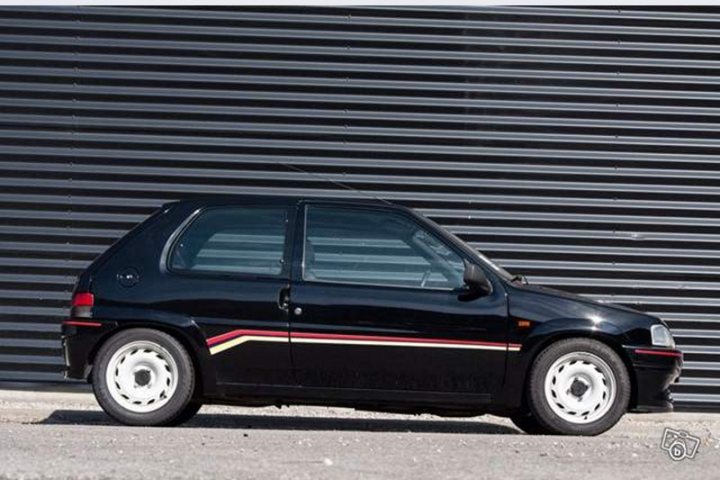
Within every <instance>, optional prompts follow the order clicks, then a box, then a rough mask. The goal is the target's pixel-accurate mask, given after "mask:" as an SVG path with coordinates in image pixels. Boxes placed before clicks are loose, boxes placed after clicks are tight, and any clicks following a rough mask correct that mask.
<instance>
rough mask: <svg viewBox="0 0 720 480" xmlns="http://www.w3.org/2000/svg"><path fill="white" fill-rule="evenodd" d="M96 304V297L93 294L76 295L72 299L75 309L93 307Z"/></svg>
mask: <svg viewBox="0 0 720 480" xmlns="http://www.w3.org/2000/svg"><path fill="white" fill-rule="evenodd" d="M94 303H95V295H93V294H92V293H76V294H75V295H73V298H72V306H73V307H92V306H93V304H94Z"/></svg>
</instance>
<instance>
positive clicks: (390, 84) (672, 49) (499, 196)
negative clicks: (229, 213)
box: [0, 7, 720, 408]
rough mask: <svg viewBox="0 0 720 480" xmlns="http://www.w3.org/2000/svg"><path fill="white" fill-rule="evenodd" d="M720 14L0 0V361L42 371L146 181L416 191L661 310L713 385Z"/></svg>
mask: <svg viewBox="0 0 720 480" xmlns="http://www.w3.org/2000/svg"><path fill="white" fill-rule="evenodd" d="M719 53H720V10H718V9H715V10H710V9H705V10H699V9H696V10H684V9H682V8H678V7H673V9H672V11H662V10H657V9H653V10H650V9H645V10H641V9H634V10H633V9H620V10H618V9H587V8H585V9H557V8H507V7H502V8H501V7H488V8H478V9H467V8H463V9H460V8H444V9H407V10H390V9H369V8H360V9H317V8H314V9H310V8H305V9H300V8H294V9H289V8H286V9H282V10H280V9H245V10H240V9H234V10H219V9H202V10H179V9H132V8H104V9H100V8H72V7H69V8H64V9H58V8H54V9H53V8H42V9H37V8H36V9H15V8H13V9H8V8H3V9H1V10H0V218H1V219H2V221H1V222H0V378H2V379H15V380H28V379H29V380H56V379H59V378H60V377H59V373H58V372H59V371H60V369H61V359H60V350H59V343H58V332H59V322H60V320H61V318H62V317H63V315H64V314H65V312H66V307H67V300H68V297H69V292H70V290H71V287H72V283H73V281H74V276H75V275H76V274H77V273H78V272H80V271H81V270H82V268H83V267H84V266H85V265H87V264H88V262H90V261H91V260H92V259H93V257H94V256H96V255H97V254H98V253H100V252H101V251H102V250H103V249H105V248H106V247H107V246H108V245H109V244H110V243H111V242H112V241H113V240H115V239H116V238H118V237H120V236H121V235H122V234H123V233H124V232H125V231H127V230H128V229H129V228H130V227H132V226H133V225H134V224H135V223H137V222H138V221H140V220H142V219H143V218H144V217H145V216H146V215H147V214H148V213H149V212H151V211H152V210H153V209H154V208H155V207H157V206H158V205H160V204H161V203H162V202H164V201H167V200H170V199H176V198H180V197H187V196H190V195H193V194H198V193H203V192H227V193H234V192H253V193H261V194H266V193H267V194H272V193H274V192H291V191H292V192H297V193H310V194H316V195H325V194H338V193H341V194H348V193H349V192H348V191H344V190H342V191H338V187H336V186H334V185H333V184H331V183H328V182H323V181H320V180H319V179H318V178H317V177H313V176H311V175H305V174H302V173H299V172H297V171H294V170H292V169H290V168H287V167H285V166H282V165H281V162H287V163H290V164H292V165H294V166H298V167H300V168H302V169H305V170H308V171H310V172H315V173H320V174H323V175H325V176H326V177H327V178H330V179H334V180H340V181H342V182H345V183H347V184H349V185H352V186H354V187H356V188H360V189H365V190H367V191H369V192H372V194H373V195H377V196H380V197H383V198H387V199H390V200H395V201H399V202H402V203H404V204H407V205H410V206H413V207H416V208H419V209H421V210H423V211H424V212H426V213H427V214H428V215H430V216H431V217H433V218H434V219H436V220H437V221H439V222H440V223H442V224H444V225H447V226H449V227H450V228H451V229H452V230H453V231H455V232H456V233H458V234H459V235H460V236H462V237H464V238H465V239H467V240H469V241H470V242H472V244H473V245H475V246H477V247H478V248H479V249H481V250H482V251H484V252H486V253H487V254H489V255H490V256H492V257H493V258H495V259H497V260H498V261H499V262H500V263H501V264H503V265H505V266H506V267H508V268H509V269H511V270H515V271H522V272H525V273H527V275H528V277H529V278H530V280H531V281H533V282H537V283H542V284H546V285H552V286H555V287H559V288H564V289H567V290H572V291H575V292H579V293H583V294H587V295H590V296H592V297H595V298H599V299H604V300H610V301H616V302H620V303H624V304H630V305H633V306H635V307H637V308H640V309H642V310H646V311H650V312H653V313H655V314H658V315H660V316H661V317H663V318H665V319H666V320H667V321H668V322H669V323H670V325H671V326H672V328H673V330H674V333H675V335H676V337H677V339H678V341H679V343H680V345H681V346H682V349H683V350H684V351H685V352H686V360H687V363H686V370H685V374H684V376H683V378H682V382H681V384H680V385H679V386H678V387H677V389H676V390H677V394H676V397H677V398H678V399H679V400H680V401H681V402H682V403H683V405H685V406H686V407H687V406H701V405H705V406H711V407H715V408H718V407H720V358H719V357H718V355H720V316H719V315H718V307H720V291H719V290H720V289H719V287H720V250H719V249H718V246H720V234H719V233H718V226H719V225H720V219H719V218H718V211H719V210H720V171H719V170H718V168H717V167H718V163H720V156H718V154H719V153H720V141H719V140H718V131H720V91H719V90H718V80H719V73H720V61H719V60H718V58H719V57H718V54H719Z"/></svg>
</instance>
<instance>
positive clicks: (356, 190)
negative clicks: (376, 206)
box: [277, 162, 392, 205]
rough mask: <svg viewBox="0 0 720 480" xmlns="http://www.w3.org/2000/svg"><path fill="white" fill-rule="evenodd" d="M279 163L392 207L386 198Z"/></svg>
mask: <svg viewBox="0 0 720 480" xmlns="http://www.w3.org/2000/svg"><path fill="white" fill-rule="evenodd" d="M277 163H278V164H279V165H282V166H283V167H286V168H289V169H290V170H295V171H296V172H300V173H304V174H305V175H310V176H311V177H315V178H318V179H320V180H323V181H325V182H330V183H332V184H333V185H337V186H338V187H342V188H345V189H347V190H351V191H353V192H355V193H359V194H360V195H362V196H364V197H367V198H372V199H373V200H378V201H380V202H382V203H384V204H386V205H392V203H390V202H388V201H387V200H385V199H384V198H379V197H376V196H374V195H370V194H369V193H367V192H364V191H362V190H358V189H357V188H355V187H351V186H350V185H347V184H345V183H343V182H338V181H337V180H332V179H329V178H325V176H324V175H321V174H319V173H313V172H308V171H307V170H303V169H302V168H300V167H297V166H295V165H291V164H289V163H285V162H277Z"/></svg>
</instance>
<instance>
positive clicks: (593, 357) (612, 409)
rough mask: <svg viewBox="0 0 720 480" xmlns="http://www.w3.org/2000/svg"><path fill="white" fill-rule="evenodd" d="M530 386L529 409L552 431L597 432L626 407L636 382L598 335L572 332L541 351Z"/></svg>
mask: <svg viewBox="0 0 720 480" xmlns="http://www.w3.org/2000/svg"><path fill="white" fill-rule="evenodd" d="M528 390H529V391H528V403H529V406H530V411H531V412H532V415H533V417H534V418H535V419H536V420H537V422H538V423H539V425H540V426H541V427H543V428H544V429H546V430H547V431H548V432H549V433H555V434H564V435H598V434H600V433H602V432H604V431H606V430H608V429H610V428H612V427H613V426H614V425H615V424H616V423H617V422H618V421H619V420H620V418H621V417H622V416H623V415H624V414H625V412H626V411H627V407H628V403H629V402H630V391H631V385H630V376H629V374H628V372H627V369H626V368H625V364H624V363H623V361H622V360H621V359H620V357H619V356H618V354H617V353H615V351H613V350H612V349H611V348H610V347H608V346H607V345H605V344H604V343H601V342H598V341H596V340H591V339H587V338H573V339H567V340H560V341H558V342H556V343H553V344H552V345H550V346H549V347H547V348H546V349H545V350H543V351H542V352H540V354H539V355H538V357H537V358H536V359H535V362H534V363H533V366H532V369H531V372H530V382H529V385H528Z"/></svg>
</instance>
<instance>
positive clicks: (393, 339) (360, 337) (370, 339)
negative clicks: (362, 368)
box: [290, 332, 507, 347]
mask: <svg viewBox="0 0 720 480" xmlns="http://www.w3.org/2000/svg"><path fill="white" fill-rule="evenodd" d="M290 338H291V339H292V338H318V339H327V340H358V341H368V342H407V343H446V344H448V343H449V344H454V345H481V346H486V347H505V346H506V345H507V344H505V343H498V342H479V341H474V340H451V339H448V340H444V339H441V338H414V337H391V336H381V335H378V336H376V335H344V334H335V333H305V332H293V333H291V334H290Z"/></svg>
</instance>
